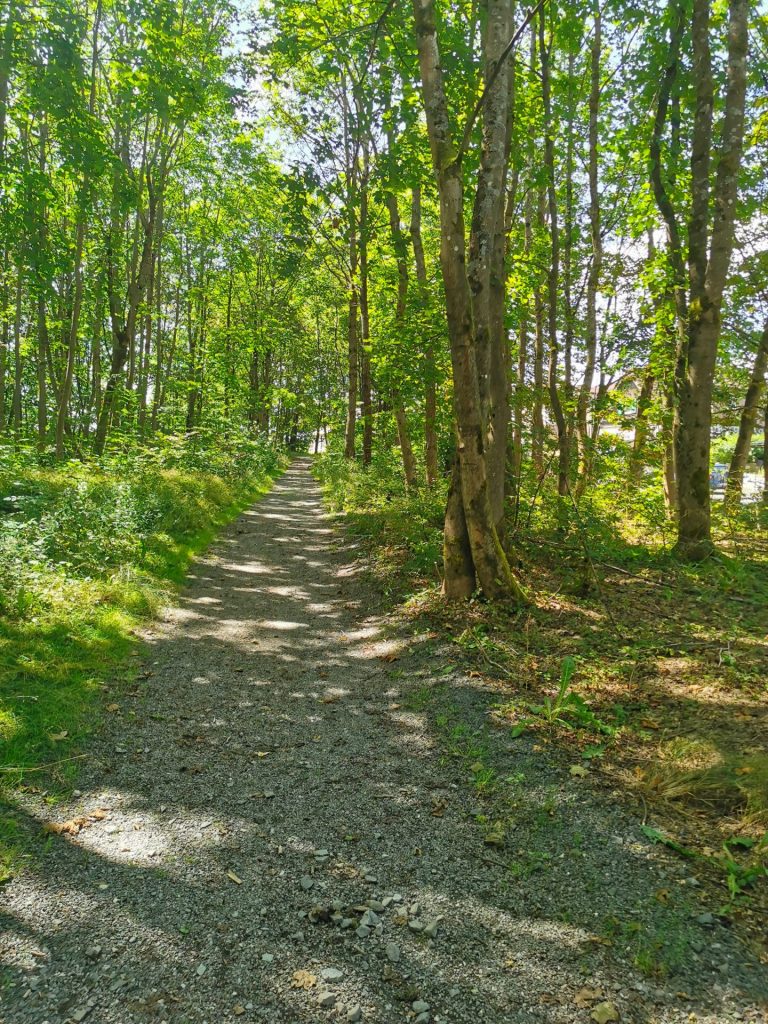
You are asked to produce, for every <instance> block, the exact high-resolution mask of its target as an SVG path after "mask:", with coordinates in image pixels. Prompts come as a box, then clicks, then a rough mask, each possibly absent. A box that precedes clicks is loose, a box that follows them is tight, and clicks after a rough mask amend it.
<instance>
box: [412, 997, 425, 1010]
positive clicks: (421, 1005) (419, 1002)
mask: <svg viewBox="0 0 768 1024" xmlns="http://www.w3.org/2000/svg"><path fill="white" fill-rule="evenodd" d="M411 1009H412V1010H413V1012H414V1013H426V1012H427V1010H429V1003H426V1002H425V1001H424V1000H423V999H414V1001H413V1002H412V1003H411Z"/></svg>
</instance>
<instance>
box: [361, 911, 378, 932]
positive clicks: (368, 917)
mask: <svg viewBox="0 0 768 1024" xmlns="http://www.w3.org/2000/svg"><path fill="white" fill-rule="evenodd" d="M379 920H380V919H379V917H378V916H377V915H376V914H374V912H373V911H372V910H366V912H365V913H364V914H363V916H362V917H361V918H360V924H364V925H366V926H367V927H368V928H375V927H376V925H377V924H378V923H379Z"/></svg>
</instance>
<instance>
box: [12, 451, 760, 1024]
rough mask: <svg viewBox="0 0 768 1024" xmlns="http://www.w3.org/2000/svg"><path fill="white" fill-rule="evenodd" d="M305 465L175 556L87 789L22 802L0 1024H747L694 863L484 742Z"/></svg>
mask: <svg viewBox="0 0 768 1024" xmlns="http://www.w3.org/2000/svg"><path fill="white" fill-rule="evenodd" d="M309 468H310V467H309V460H299V461H297V462H295V463H294V464H293V466H292V467H291V468H290V469H289V471H288V472H287V473H286V474H285V475H284V476H283V477H282V478H281V479H280V480H279V481H278V483H277V485H276V486H275V488H274V490H273V491H272V492H271V493H270V494H269V495H268V496H267V497H265V498H264V499H263V500H262V501H260V502H259V503H258V504H257V505H255V506H254V507H253V508H252V509H250V510H249V511H248V512H246V513H245V514H244V515H243V516H242V517H241V518H240V519H239V520H238V521H237V522H236V523H235V524H233V525H232V526H230V527H228V528H226V529H225V531H224V532H223V534H222V535H221V537H220V539H219V541H218V542H217V543H216V544H215V545H214V547H213V548H212V549H211V550H210V551H209V552H208V554H207V555H205V556H203V557H202V558H199V559H198V560H197V561H196V563H195V564H194V566H193V568H192V570H191V572H190V574H189V581H188V586H187V588H186V589H185V591H184V592H183V593H182V595H181V597H180V598H179V600H178V603H177V605H176V606H175V607H174V608H172V609H169V610H168V612H167V613H166V614H165V616H164V617H163V619H162V620H161V621H160V622H158V623H156V624H155V625H154V626H153V627H152V628H151V629H149V630H147V631H146V633H145V636H144V642H143V649H142V651H141V664H140V666H137V670H136V672H135V673H134V675H133V679H132V681H129V682H127V683H126V684H125V685H124V686H123V692H122V693H121V695H120V696H119V697H117V696H115V695H114V694H112V695H111V697H110V699H111V700H114V703H111V704H109V705H108V707H107V710H106V713H105V718H104V723H103V726H102V728H101V729H100V730H99V731H98V732H97V734H96V735H95V736H94V737H93V738H92V740H91V742H90V744H89V746H88V748H87V750H86V753H87V755H88V756H87V758H86V759H84V761H83V764H84V767H83V769H82V771H81V773H80V776H79V779H78V783H77V784H78V786H79V787H80V788H79V789H78V790H76V791H74V792H73V793H72V794H71V796H70V797H69V798H68V799H67V800H65V801H59V802H50V801H49V800H48V799H46V796H45V794H44V793H37V794H36V793H35V792H33V791H28V792H26V793H25V794H24V795H23V797H22V800H23V804H22V806H23V809H24V813H25V814H26V816H27V818H28V826H29V828H30V829H31V830H34V831H37V832H39V831H40V830H41V829H45V830H46V831H47V833H48V839H47V841H46V848H45V851H44V853H43V854H42V855H41V856H39V857H37V858H36V859H35V860H34V861H33V862H32V863H31V864H30V865H29V866H28V867H27V868H26V869H25V870H24V871H23V872H22V873H21V874H19V875H18V876H17V877H16V878H15V879H13V880H12V881H11V882H10V883H9V884H8V885H7V886H6V887H5V888H4V889H3V890H2V903H1V904H0V908H1V916H0V926H2V929H3V931H2V933H1V934H0V957H1V958H2V972H3V973H2V975H1V976H0V977H1V978H2V980H1V981H0V985H2V987H1V988H0V997H1V999H2V1005H3V1019H4V1021H5V1022H6V1024H44V1022H45V1021H48V1022H49V1024H63V1022H65V1021H74V1022H79V1021H83V1020H87V1021H88V1022H91V1021H92V1022H94V1024H133V1022H136V1024H138V1022H142V1024H143V1022H157V1024H159V1022H162V1021H167V1022H169V1024H170V1022H178V1024H182V1022H189V1024H192V1022H195V1024H202V1022H209V1024H214V1022H216V1024H218V1022H224V1021H228V1020H244V1021H248V1020H264V1021H268V1022H270V1024H272V1022H274V1024H281V1022H285V1024H295V1022H299V1021H307V1022H310V1021H311V1022H317V1021H324V1020H328V1021H334V1020H342V1021H344V1020H348V1021H357V1020H362V1021H371V1022H374V1021H376V1022H401V1021H402V1022H411V1021H412V1022H418V1024H425V1022H427V1021H432V1022H435V1024H440V1022H443V1024H470V1022H472V1024H475V1022H477V1021H488V1022H491V1024H495V1022H510V1024H529V1022H530V1024H534V1022H537V1024H572V1022H574V1024H575V1022H581V1021H583V1022H585V1024H586V1022H590V1021H594V1022H597V1024H600V1022H603V1024H607V1022H610V1021H614V1020H621V1021H628V1022H636V1024H651V1022H655V1024H673V1022H680V1024H682V1022H692V1021H697V1022H702V1024H703V1022H708V1024H724V1022H726V1021H763V1020H765V1019H766V1016H765V1007H766V1000H767V999H768V967H766V965H765V964H764V963H761V961H760V959H759V955H758V954H757V953H756V952H754V951H752V950H750V948H749V947H747V946H746V945H744V944H743V943H742V941H741V939H740V938H739V936H738V934H737V929H733V928H730V927H728V921H727V919H725V918H724V917H723V916H722V915H720V914H719V913H718V908H717V907H716V906H715V905H714V904H713V902H712V896H711V891H710V889H709V888H708V886H707V885H706V884H704V885H702V884H701V883H700V881H699V879H698V878H697V877H696V871H695V864H692V863H691V861H690V860H689V859H686V858H681V857H680V856H678V855H677V854H676V853H675V852H674V851H672V850H670V849H668V848H667V847H666V846H665V845H664V844H663V843H660V842H656V843H654V842H653V836H649V835H648V832H647V830H646V831H645V832H644V831H643V828H642V823H641V820H640V819H639V818H638V816H637V815H636V814H635V813H634V812H633V811H632V809H631V808H629V807H625V806H623V804H622V803H621V802H619V801H617V800H616V799H613V798H612V797H611V795H610V794H609V793H606V792H604V791H603V790H601V788H600V787H599V786H597V785H595V784H594V781H593V779H592V777H591V773H590V772H589V771H584V770H583V764H582V761H581V759H580V758H578V764H577V765H573V763H572V761H573V759H574V758H573V757H572V758H571V759H570V761H569V759H568V757H567V755H566V756H564V754H563V752H562V750H558V749H555V747H554V746H553V745H549V744H547V743H545V742H542V738H541V737H540V736H539V735H538V734H537V733H536V731H535V730H533V731H524V732H522V734H520V735H517V736H514V735H513V733H514V732H515V730H511V729H509V728H494V726H493V724H492V721H491V718H490V717H489V714H488V711H489V704H490V703H491V702H492V701H493V700H495V699H497V691H496V689H495V688H494V687H493V686H492V685H491V684H490V683H489V682H488V680H487V679H486V678H485V677H484V675H483V673H481V672H477V671H468V670H467V669H466V668H462V667H461V665H460V664H458V661H457V659H456V657H455V656H454V655H455V651H454V650H452V649H450V647H449V645H447V643H446V640H445V638H444V637H443V636H441V634H440V632H439V631H436V630H434V629H431V628H429V626H428V625H427V624H425V620H424V617H423V616H421V617H419V616H415V617H414V616H408V615H403V614H402V613H401V612H399V611H396V610H394V609H393V608H392V601H391V598H390V597H389V596H387V594H386V593H385V592H384V590H383V589H382V588H381V587H380V586H379V585H378V584H377V582H376V580H375V578H374V577H373V576H371V574H370V573H369V571H368V566H367V560H366V559H365V558H364V557H362V552H361V550H360V548H359V547H357V546H356V545H355V543H354V542H353V541H352V540H350V537H349V535H348V534H345V533H342V532H341V531H340V530H339V529H338V527H337V526H336V525H335V524H334V523H333V522H332V521H331V520H330V518H329V517H328V516H327V515H326V514H325V512H324V509H323V502H322V496H321V491H320V487H319V485H318V484H316V483H315V482H314V480H313V479H312V478H311V476H310V473H309ZM469 625H470V626H471V622H470V623H469ZM479 636H480V634H478V637H479ZM478 643H480V640H479V639H478ZM574 767H578V768H579V769H580V770H579V771H576V772H574V771H573V769H574ZM502 779H503V781H504V785H503V787H499V786H497V785H496V784H495V783H496V781H497V780H502ZM502 802H503V806H501V803H502ZM502 833H503V834H502Z"/></svg>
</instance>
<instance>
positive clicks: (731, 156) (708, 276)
mask: <svg viewBox="0 0 768 1024" xmlns="http://www.w3.org/2000/svg"><path fill="white" fill-rule="evenodd" d="M729 10H730V16H729V26H728V72H727V74H728V84H727V88H726V95H725V109H724V113H723V123H722V141H721V144H720V149H719V153H718V159H717V170H716V172H715V185H714V196H713V199H714V203H713V204H712V203H711V202H710V168H709V165H710V156H711V150H712V109H713V102H714V93H713V81H712V69H711V56H710V49H709V14H710V11H709V0H694V5H693V22H692V40H693V55H694V57H693V77H694V84H695V87H696V112H695V119H694V131H693V142H692V147H691V168H692V206H691V219H690V223H689V228H688V271H689V289H690V292H689V305H688V324H687V332H686V341H685V350H684V368H683V373H682V375H681V379H680V388H679V394H678V416H679V424H678V430H677V435H676V438H675V467H676V474H677V491H678V536H677V550H678V552H679V553H680V554H681V556H683V557H685V558H690V559H700V558H703V557H706V556H707V555H708V554H709V553H710V551H711V550H712V537H711V515H710V489H709V456H710V445H711V427H712V384H713V380H714V373H715V364H716V361H717V348H718V342H719V339H720V307H721V304H722V298H723V289H724V287H725V282H726V278H727V275H728V269H729V267H730V261H731V253H732V250H733V242H734V219H735V214H736V198H737V192H738V176H739V169H740V166H741V154H742V147H743V139H744V101H745V93H746V79H747V43H748V33H747V26H748V15H749V0H731V4H730V9H729ZM712 205H713V206H714V215H713V222H712V229H711V235H710V234H709V230H708V224H709V217H710V208H711V206H712Z"/></svg>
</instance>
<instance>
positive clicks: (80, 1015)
mask: <svg viewBox="0 0 768 1024" xmlns="http://www.w3.org/2000/svg"><path fill="white" fill-rule="evenodd" d="M92 1009H93V1007H92V1006H81V1007H80V1008H79V1009H77V1010H73V1011H72V1013H71V1014H70V1017H71V1018H72V1020H74V1021H77V1024H79V1022H80V1021H81V1020H85V1018H86V1017H87V1016H88V1014H89V1013H90V1012H91V1010H92Z"/></svg>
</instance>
